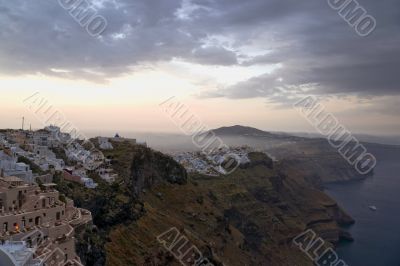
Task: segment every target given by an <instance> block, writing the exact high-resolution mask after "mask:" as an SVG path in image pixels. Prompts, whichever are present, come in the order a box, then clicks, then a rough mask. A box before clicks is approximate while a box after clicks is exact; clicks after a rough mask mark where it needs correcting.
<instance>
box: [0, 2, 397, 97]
mask: <svg viewBox="0 0 400 266" xmlns="http://www.w3.org/2000/svg"><path fill="white" fill-rule="evenodd" d="M90 2H91V3H92V4H93V5H94V7H95V8H96V10H97V11H98V12H99V14H100V15H102V16H103V17H105V18H106V19H107V22H108V27H107V29H106V30H105V31H104V33H103V34H102V35H101V37H99V38H93V37H91V36H90V35H88V34H87V32H86V31H85V30H84V29H83V28H82V27H81V26H80V25H79V24H78V23H77V22H76V21H74V19H73V18H72V17H71V16H70V14H68V11H66V10H64V9H63V8H62V7H61V6H60V5H59V3H58V1H56V0H53V1H48V0H35V1H29V0H12V1H7V0H0V40H1V41H0V73H1V74H3V75H19V74H35V73H44V74H47V75H58V76H65V77H67V78H83V79H88V80H94V81H101V80H104V79H107V78H110V77H114V76H116V75H120V74H124V73H129V72H131V71H132V69H133V68H134V67H137V66H140V65H141V64H143V63H144V62H145V63H156V62H165V61H170V60H172V59H174V58H177V59H179V60H183V61H187V62H191V63H194V64H201V65H210V66H238V65H240V66H243V67H248V66H254V65H259V66H266V67H267V66H271V65H276V66H279V67H278V68H277V70H276V71H273V72H272V73H270V72H269V71H266V73H265V74H263V75H260V76H256V77H253V78H251V79H249V80H247V81H242V82H240V83H238V84H235V85H233V86H224V84H222V85H221V86H219V87H218V88H216V89H213V88H210V89H207V90H205V91H202V92H201V93H200V95H201V97H226V98H233V99H240V98H255V97H265V98H267V99H268V100H270V101H274V102H279V103H287V102H290V100H291V99H294V98H296V96H298V95H302V94H304V93H313V94H318V95H341V94H354V95H357V96H360V97H371V96H384V95H399V94H400V90H399V85H398V84H400V75H398V73H397V71H398V69H399V67H400V37H399V32H400V31H399V30H400V27H399V26H400V20H399V17H400V14H399V13H400V3H399V2H398V0H381V1H376V0H359V3H360V4H361V5H362V6H363V7H365V9H366V10H368V12H369V13H370V14H371V15H373V16H374V17H375V18H376V20H377V28H376V30H375V31H374V32H373V33H372V34H371V35H370V36H368V37H364V38H362V37H360V36H358V35H357V34H356V33H355V31H354V29H352V28H351V27H349V25H348V24H347V23H346V22H345V21H343V19H342V18H341V17H340V16H339V15H338V14H337V11H335V10H332V9H331V8H330V7H329V5H328V3H327V1H325V0H323V1H316V0H307V1H299V0H248V1H242V0H240V1H239V0H192V1H189V0H182V1H181V0H93V1H90Z"/></svg>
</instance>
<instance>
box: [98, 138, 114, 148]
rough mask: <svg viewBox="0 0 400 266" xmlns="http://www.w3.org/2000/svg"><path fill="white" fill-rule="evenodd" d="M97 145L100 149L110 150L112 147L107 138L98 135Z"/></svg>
mask: <svg viewBox="0 0 400 266" xmlns="http://www.w3.org/2000/svg"><path fill="white" fill-rule="evenodd" d="M98 141H99V146H100V149H102V150H112V149H114V147H113V145H112V144H111V143H110V142H109V141H108V138H103V137H99V138H98Z"/></svg>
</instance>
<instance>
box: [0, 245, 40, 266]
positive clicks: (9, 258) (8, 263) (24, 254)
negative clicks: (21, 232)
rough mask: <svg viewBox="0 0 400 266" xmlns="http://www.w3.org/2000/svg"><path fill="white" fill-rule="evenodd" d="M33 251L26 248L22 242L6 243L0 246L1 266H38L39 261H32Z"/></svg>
mask: <svg viewBox="0 0 400 266" xmlns="http://www.w3.org/2000/svg"><path fill="white" fill-rule="evenodd" d="M34 253H35V250H34V249H32V248H28V247H27V245H26V243H25V242H24V241H18V242H16V241H6V242H4V243H2V244H0V265H1V266H40V265H42V263H41V261H40V260H37V259H34V258H33V254H34Z"/></svg>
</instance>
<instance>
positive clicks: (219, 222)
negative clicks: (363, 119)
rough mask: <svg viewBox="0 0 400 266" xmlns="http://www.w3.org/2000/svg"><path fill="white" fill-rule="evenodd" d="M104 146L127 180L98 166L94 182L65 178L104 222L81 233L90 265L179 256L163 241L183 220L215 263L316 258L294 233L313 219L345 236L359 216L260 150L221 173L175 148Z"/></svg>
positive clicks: (319, 227)
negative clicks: (191, 169)
mask: <svg viewBox="0 0 400 266" xmlns="http://www.w3.org/2000/svg"><path fill="white" fill-rule="evenodd" d="M113 145H114V148H115V149H114V150H111V151H104V154H105V156H106V157H108V158H109V159H111V165H112V167H113V168H114V170H115V171H117V173H118V174H119V176H120V178H119V180H118V181H117V182H116V183H114V184H113V185H111V186H110V185H108V184H106V183H104V182H102V180H100V179H99V178H98V177H97V176H96V175H94V174H93V175H92V176H91V177H92V178H94V179H95V180H96V182H98V183H99V184H100V185H99V187H98V188H96V189H95V190H87V189H85V188H83V187H82V186H79V185H76V184H71V183H68V182H66V181H64V180H62V179H59V178H58V179H56V182H57V183H58V189H59V190H60V191H61V192H62V193H64V194H66V195H67V196H69V197H71V198H73V199H74V200H75V202H76V205H78V206H79V207H84V208H87V209H89V210H90V211H92V214H93V218H94V224H95V227H88V228H86V230H83V231H82V232H81V233H80V234H79V236H78V237H77V241H78V247H79V250H78V252H79V255H80V256H81V258H82V261H83V262H84V263H85V264H86V265H88V266H89V265H104V264H106V265H180V264H179V262H178V261H177V260H176V259H175V258H174V256H173V255H172V254H171V253H170V252H168V251H167V250H165V249H164V247H163V246H162V245H161V244H160V243H159V242H158V241H157V236H159V235H160V234H161V233H163V232H165V231H167V230H168V229H170V228H172V227H175V228H177V229H178V230H179V231H180V233H181V234H182V235H183V236H185V237H187V238H188V241H189V243H191V244H192V245H195V246H196V247H197V248H199V249H200V251H201V252H202V253H203V254H204V256H206V257H207V258H208V259H210V261H212V262H213V264H214V265H223V264H225V265H272V266H274V265H277V266H284V265H290V266H293V265H298V266H302V265H313V262H312V261H311V260H310V259H309V258H308V257H307V256H306V255H305V254H304V253H302V252H301V251H300V250H299V249H298V248H297V247H295V246H293V245H292V239H293V238H294V237H296V236H297V235H299V234H300V233H302V232H304V231H305V230H306V229H313V230H314V231H315V232H317V233H318V234H319V235H320V236H322V237H323V238H325V239H326V240H328V241H330V242H331V243H337V242H338V241H339V240H340V239H348V238H349V236H348V235H347V234H345V233H344V232H342V231H341V229H340V228H339V225H343V224H350V223H352V222H353V221H352V219H351V218H350V217H349V216H348V215H347V214H345V213H344V212H343V211H342V210H341V209H340V208H339V207H338V206H337V204H336V203H335V202H334V201H333V200H332V199H330V198H329V197H328V196H326V195H325V194H324V193H323V192H322V191H320V190H318V189H317V188H316V187H315V186H314V184H313V183H311V182H310V181H309V180H308V179H307V176H305V175H304V173H303V172H302V171H296V170H295V169H294V167H288V166H287V165H286V164H285V163H281V162H279V163H276V162H275V163H274V162H273V161H272V160H271V159H270V158H269V157H267V156H266V155H265V154H263V153H251V154H250V155H249V158H250V160H251V162H250V163H248V164H246V165H244V166H243V167H241V168H239V169H238V170H237V171H235V172H234V173H233V174H231V175H229V176H222V177H207V176H201V175H191V176H188V175H187V174H186V171H185V170H184V168H183V167H182V166H181V165H179V164H178V163H176V162H175V161H173V160H172V158H170V157H169V156H166V155H163V154H161V153H159V152H155V151H153V150H151V149H149V148H146V147H142V146H137V145H130V144H129V143H113Z"/></svg>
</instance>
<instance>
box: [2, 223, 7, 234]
mask: <svg viewBox="0 0 400 266" xmlns="http://www.w3.org/2000/svg"><path fill="white" fill-rule="evenodd" d="M7 231H8V223H7V222H6V223H4V224H3V232H7Z"/></svg>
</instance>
